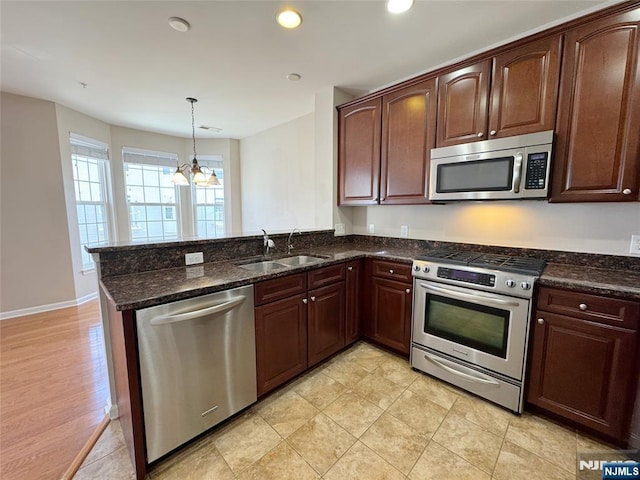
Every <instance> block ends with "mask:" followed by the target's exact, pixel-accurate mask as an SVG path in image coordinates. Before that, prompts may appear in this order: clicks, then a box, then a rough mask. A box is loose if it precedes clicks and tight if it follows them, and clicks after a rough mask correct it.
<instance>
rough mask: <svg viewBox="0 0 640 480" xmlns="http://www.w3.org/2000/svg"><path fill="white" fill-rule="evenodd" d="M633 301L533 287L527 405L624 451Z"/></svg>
mask: <svg viewBox="0 0 640 480" xmlns="http://www.w3.org/2000/svg"><path fill="white" fill-rule="evenodd" d="M639 306H640V304H639V303H638V302H633V301H627V300H622V299H615V298H607V297H602V296H599V295H591V294H586V293H580V292H574V291H568V290H561V289H551V288H544V287H543V288H541V289H540V292H539V295H538V304H537V310H536V312H535V316H534V323H533V334H532V343H531V346H530V366H529V381H528V389H527V400H528V402H529V403H530V404H532V405H534V406H536V407H539V408H541V409H543V410H546V411H548V412H550V413H552V414H555V415H556V416H559V417H562V418H564V419H567V420H569V421H571V422H573V423H575V424H577V425H581V426H584V427H586V428H587V429H590V430H592V431H594V432H599V433H601V434H603V436H604V437H606V438H607V439H609V440H612V441H614V442H616V443H619V444H625V443H626V442H627V439H628V434H629V431H628V430H629V425H630V423H631V412H632V410H633V401H634V397H635V383H636V378H635V376H636V375H637V371H636V361H637V360H636V355H637V344H638V338H637V337H638V312H639Z"/></svg>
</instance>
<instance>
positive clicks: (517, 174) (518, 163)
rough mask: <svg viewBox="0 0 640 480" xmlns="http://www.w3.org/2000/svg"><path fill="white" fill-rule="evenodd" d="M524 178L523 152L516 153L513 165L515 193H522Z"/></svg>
mask: <svg viewBox="0 0 640 480" xmlns="http://www.w3.org/2000/svg"><path fill="white" fill-rule="evenodd" d="M521 179H522V152H518V153H516V158H515V164H514V166H513V193H520V180H521Z"/></svg>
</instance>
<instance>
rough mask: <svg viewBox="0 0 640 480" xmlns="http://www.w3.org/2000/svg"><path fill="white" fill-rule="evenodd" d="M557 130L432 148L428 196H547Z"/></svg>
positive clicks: (469, 197) (458, 198)
mask: <svg viewBox="0 0 640 480" xmlns="http://www.w3.org/2000/svg"><path fill="white" fill-rule="evenodd" d="M552 144H553V130H548V131H545V132H537V133H529V134H526V135H517V136H514V137H506V138H498V139H496V140H485V141H483V142H473V143H465V144H461V145H453V146H451V147H442V148H433V149H432V150H431V163H430V167H429V169H430V170H429V200H432V201H436V202H437V201H445V202H446V201H451V200H510V199H535V198H547V194H548V188H549V172H550V168H549V167H550V165H549V164H550V161H551V150H552Z"/></svg>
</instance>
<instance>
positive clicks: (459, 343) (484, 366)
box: [411, 250, 545, 413]
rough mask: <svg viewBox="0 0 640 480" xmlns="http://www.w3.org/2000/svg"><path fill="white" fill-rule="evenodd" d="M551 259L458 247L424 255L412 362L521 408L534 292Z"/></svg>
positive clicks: (419, 262) (418, 271) (418, 263)
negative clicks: (455, 249) (453, 249)
mask: <svg viewBox="0 0 640 480" xmlns="http://www.w3.org/2000/svg"><path fill="white" fill-rule="evenodd" d="M544 265H545V262H544V260H540V259H536V258H523V257H512V256H508V255H496V254H482V253H477V252H462V251H451V250H433V251H430V252H429V254H428V255H425V256H423V257H418V258H416V259H415V260H414V262H413V276H414V298H413V325H412V332H411V341H412V342H411V343H412V347H411V366H413V367H414V368H416V369H418V370H422V371H423V372H426V373H428V374H430V375H433V376H435V377H438V378H441V379H442V380H445V381H447V382H449V383H452V384H454V385H456V386H458V387H460V388H463V389H465V390H467V391H469V392H472V393H475V394H476V395H479V396H481V397H484V398H486V399H488V400H491V401H492V402H495V403H497V404H499V405H502V406H503V407H506V408H508V409H510V410H512V411H514V412H516V413H521V412H522V407H523V394H524V391H523V384H524V371H525V363H526V355H527V343H528V338H529V319H530V317H531V310H532V301H531V298H532V296H533V286H534V284H535V281H536V279H537V278H538V277H539V276H540V274H541V273H542V270H543V269H544Z"/></svg>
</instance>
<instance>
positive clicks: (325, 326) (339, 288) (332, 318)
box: [307, 282, 345, 367]
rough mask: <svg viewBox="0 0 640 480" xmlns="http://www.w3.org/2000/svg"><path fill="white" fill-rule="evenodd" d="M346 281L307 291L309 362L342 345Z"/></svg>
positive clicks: (318, 360) (313, 363)
mask: <svg viewBox="0 0 640 480" xmlns="http://www.w3.org/2000/svg"><path fill="white" fill-rule="evenodd" d="M344 320H345V283H344V282H339V283H334V284H333V285H329V286H326V287H320V288H316V289H314V290H310V291H309V303H308V327H309V328H308V334H307V335H308V337H307V338H308V340H307V359H308V366H309V367H312V366H313V365H315V364H316V363H318V362H320V361H321V360H324V359H325V358H327V357H329V356H331V355H333V354H334V353H336V352H337V351H339V350H340V349H342V347H344V327H345V325H344Z"/></svg>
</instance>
